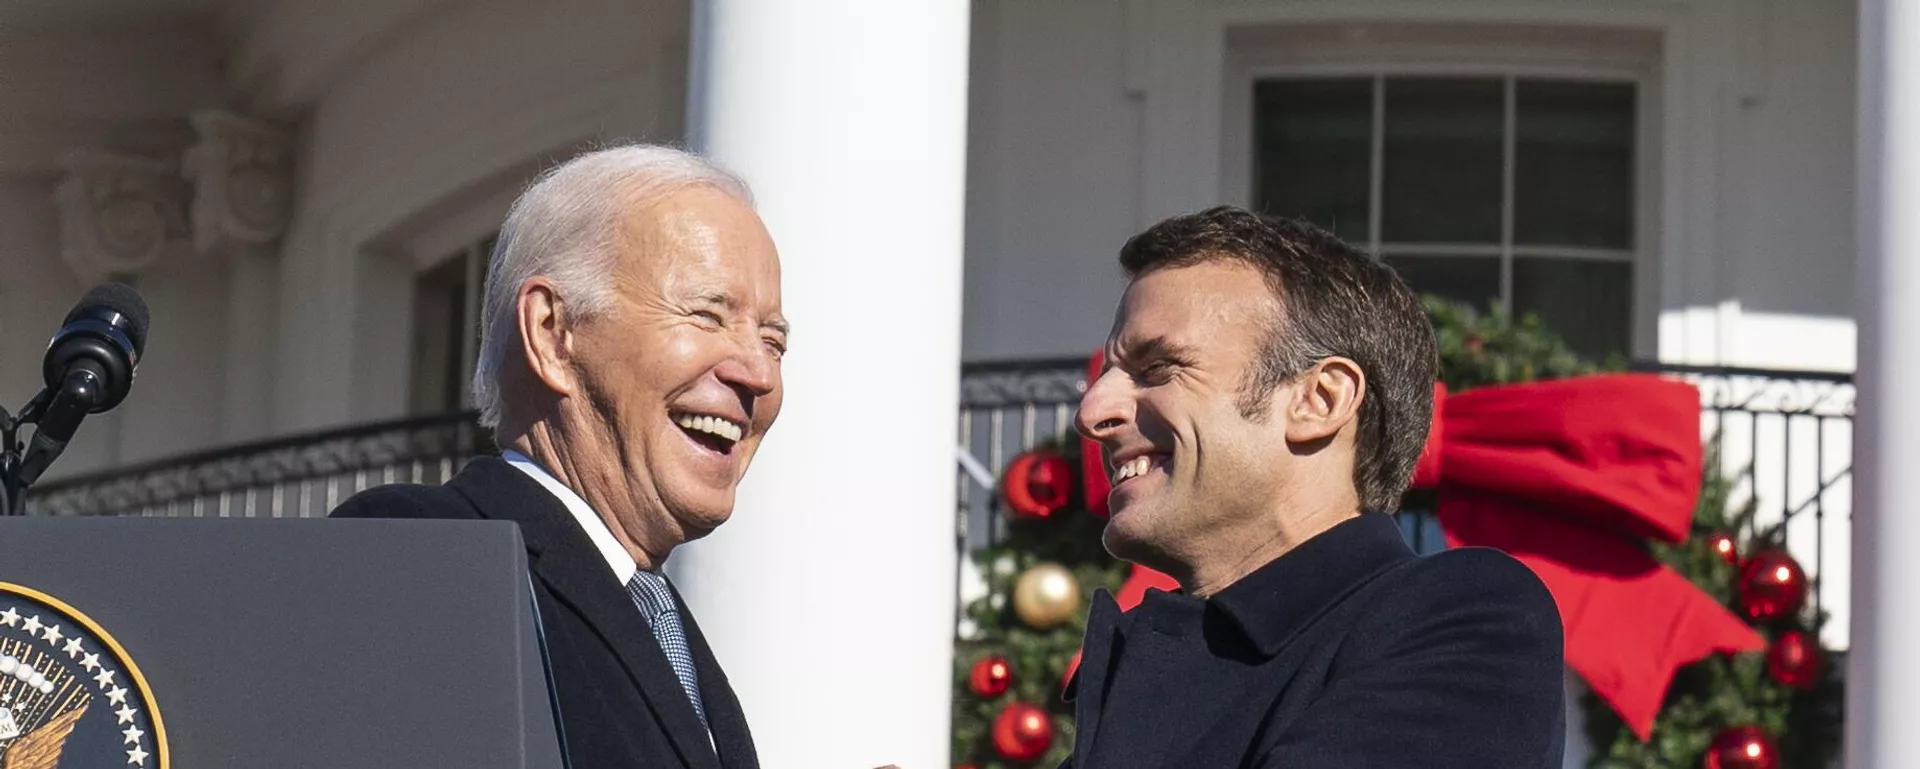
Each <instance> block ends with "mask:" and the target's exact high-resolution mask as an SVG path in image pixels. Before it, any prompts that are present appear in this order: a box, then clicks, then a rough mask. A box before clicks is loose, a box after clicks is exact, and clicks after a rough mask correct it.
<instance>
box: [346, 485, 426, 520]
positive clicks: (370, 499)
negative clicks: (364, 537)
mask: <svg viewBox="0 0 1920 769" xmlns="http://www.w3.org/2000/svg"><path fill="white" fill-rule="evenodd" d="M433 491H434V489H430V488H427V487H405V486H382V487H379V488H373V489H368V490H366V491H363V492H360V493H358V494H355V495H353V496H351V497H348V498H347V501H345V502H341V503H340V506H339V507H335V508H334V509H333V512H331V513H328V514H327V517H328V518H436V517H444V516H445V515H446V513H445V512H444V511H437V510H436V509H435V506H434V505H432V504H431V503H429V502H428V500H427V498H426V496H427V495H428V494H430V493H433Z"/></svg>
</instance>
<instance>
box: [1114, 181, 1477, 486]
mask: <svg viewBox="0 0 1920 769" xmlns="http://www.w3.org/2000/svg"><path fill="white" fill-rule="evenodd" d="M1216 259H1228V260H1234V261H1239V262H1243V263H1246V264H1249V265H1252V266H1253V267H1256V268H1258V269H1259V270H1260V271H1261V272H1262V273H1264V274H1265V275H1266V278H1267V286H1268V288H1270V289H1271V290H1272V291H1273V293H1274V296H1275V297H1276V298H1278V299H1279V305H1280V313H1279V314H1280V317H1277V318H1275V319H1274V321H1273V322H1272V323H1271V324H1269V326H1268V327H1267V328H1266V329H1263V330H1262V335H1263V339H1262V341H1261V354H1260V357H1259V359H1258V361H1257V362H1256V363H1255V365H1254V369H1253V370H1252V371H1249V372H1247V376H1246V379H1245V382H1244V384H1243V386H1242V390H1241V400H1240V403H1239V404H1238V405H1239V407H1240V410H1241V412H1242V413H1243V414H1246V415H1247V416H1248V417H1249V418H1256V417H1255V415H1256V414H1258V413H1260V412H1261V411H1263V410H1264V408H1265V404H1266V403H1267V401H1268V399H1270V398H1271V397H1272V395H1273V392H1274V390H1275V388H1277V387H1279V386H1280V385H1282V384H1285V383H1287V382H1289V381H1292V380H1293V379H1294V378H1295V377H1297V376H1299V375H1300V374H1301V373H1303V372H1305V371H1306V370H1307V369H1308V368H1309V367H1311V366H1312V365H1313V364H1314V363H1316V362H1318V361H1320V360H1322V359H1324V358H1328V357H1334V356H1339V357H1344V358H1348V359H1351V360H1352V361H1353V362H1354V363H1356V364H1358V365H1359V366H1360V370H1361V372H1363V373H1364V374H1365V375H1366V378H1367V390H1366V395H1365V396H1364V397H1363V398H1362V400H1361V402H1360V424H1359V427H1358V439H1357V440H1356V445H1355V456H1354V465H1353V484H1354V488H1355V489H1356V490H1357V491H1358V492H1359V495H1360V503H1361V504H1362V505H1363V506H1365V507H1366V508H1367V509H1369V510H1379V511H1383V512H1393V511H1395V510H1397V509H1399V507H1400V496H1401V495H1402V494H1404V493H1405V492H1406V490H1407V484H1408V483H1409V482H1410V481H1411V480H1412V478H1413V468H1414V465H1415V464H1416V463H1418V462H1419V460H1420V452H1421V450H1422V449H1423V448H1425V446H1426V443H1427V430H1428V428H1429V427H1430V426H1431V424H1432V419H1433V381H1434V378H1435V377H1436V376H1437V375H1438V374H1439V354H1438V352H1437V351H1436V350H1435V347H1434V339H1433V324H1432V323H1431V322H1430V321H1428V319H1427V314H1426V311H1425V309H1423V308H1422V307H1421V304H1420V298H1419V296H1417V295H1415V294H1414V292H1413V289H1411V288H1409V287H1408V286H1407V284H1406V281H1404V280H1401V279H1400V276H1399V275H1398V274H1397V273H1395V272H1394V271H1393V268H1392V267H1389V266H1387V265H1386V264H1384V263H1382V262H1381V261H1380V260H1379V259H1377V258H1374V257H1373V256H1371V255H1369V254H1367V253H1366V252H1364V251H1361V250H1360V249H1357V248H1354V247H1353V246H1351V245H1348V244H1347V243H1346V242H1344V241H1342V240H1340V239H1339V238H1336V237H1334V236H1333V234H1332V233H1329V232H1327V231H1325V230H1322V229H1320V228H1318V227H1315V226H1313V225H1311V224H1308V223H1306V222H1302V221H1298V220H1294V219H1282V218H1279V217H1274V216H1267V215H1264V214H1256V213H1253V212H1251V211H1247V210H1245V209H1241V208H1236V207H1233V206H1219V207H1216V208H1210V209H1207V210H1205V211H1201V212H1199V213H1195V214H1186V215H1183V216H1176V217H1173V218H1171V219H1167V220H1165V221H1162V222H1160V223H1159V224H1155V225H1154V226H1152V227H1150V228H1148V229H1147V230H1146V231H1145V232H1142V233H1140V234H1139V235H1135V236H1134V237H1133V238H1132V239H1130V240H1128V241H1127V244H1126V245H1125V246H1124V247H1122V248H1121V249H1120V266H1121V267H1123V268H1125V269H1126V271H1127V277H1128V278H1130V279H1137V278H1139V277H1140V276H1141V275H1144V274H1146V273H1148V272H1152V271H1154V270H1157V269H1162V268H1167V267H1184V266H1189V265H1193V264H1197V263H1200V262H1206V261H1211V260H1216Z"/></svg>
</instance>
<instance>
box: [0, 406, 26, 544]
mask: <svg viewBox="0 0 1920 769" xmlns="http://www.w3.org/2000/svg"><path fill="white" fill-rule="evenodd" d="M19 435H20V423H19V421H17V420H15V419H14V418H13V415H12V414H8V413H7V409H6V407H5V406H0V518H4V517H7V516H11V515H13V510H14V508H16V507H18V506H19V505H20V492H21V491H23V489H22V487H21V486H20V438H19Z"/></svg>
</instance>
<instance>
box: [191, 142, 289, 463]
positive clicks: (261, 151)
mask: <svg viewBox="0 0 1920 769" xmlns="http://www.w3.org/2000/svg"><path fill="white" fill-rule="evenodd" d="M190 121H191V122H192V123H193V128H194V131H195V132H196V133H197V134H198V135H199V141H198V142H196V143H195V144H194V145H193V148H192V149H189V150H187V153H186V157H185V166H184V170H185V172H186V176H187V178H188V179H190V180H192V182H193V185H194V190H193V245H194V248H195V249H197V250H199V251H200V252H201V253H203V254H207V255H209V256H214V257H218V258H224V259H225V260H226V261H227V263H228V265H229V269H230V273H229V275H228V283H227V339H226V352H227V359H226V363H227V371H226V374H227V376H226V393H225V395H226V398H225V401H226V407H225V409H224V412H223V416H224V417H225V419H224V423H225V435H224V437H225V438H226V440H228V441H230V442H231V441H242V440H248V439H253V438H260V437H264V436H265V435H266V434H267V432H268V429H269V426H270V419H271V416H272V412H271V405H272V402H273V394H274V393H273V363H274V356H273V354H274V348H273V342H274V330H275V329H276V327H277V325H278V323H277V321H278V320H279V311H280V301H279V300H280V296H279V293H280V264H279V251H280V239H281V237H282V236H284V235H285V234H286V232H287V225H288V223H289V221H290V218H291V216H292V203H293V135H292V134H291V133H290V132H288V131H287V130H286V129H285V128H283V127H281V126H277V125H274V124H270V123H266V122H262V121H259V120H254V119H251V118H248V117H244V116H241V115H236V114H232V113H228V112H222V111H219V110H201V111H198V112H195V113H193V115H192V116H191V118H190Z"/></svg>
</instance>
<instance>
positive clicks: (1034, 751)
mask: <svg viewBox="0 0 1920 769" xmlns="http://www.w3.org/2000/svg"><path fill="white" fill-rule="evenodd" d="M1052 745H1053V717H1052V716H1049V715H1047V711H1044V710H1041V709H1040V708H1037V707H1034V706H1032V705H1029V704H1027V703H1024V702H1016V703H1013V704H1012V705H1008V706H1007V709H1006V710H1002V711H1000V716H999V717H998V718H995V719H993V749H994V750H996V751H999V753H1000V757H1001V758H1005V759H1007V760H1009V761H1032V760H1034V759H1036V758H1039V757H1040V756H1042V755H1044V754H1045V753H1046V752H1047V748H1048V747H1050V746H1052Z"/></svg>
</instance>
